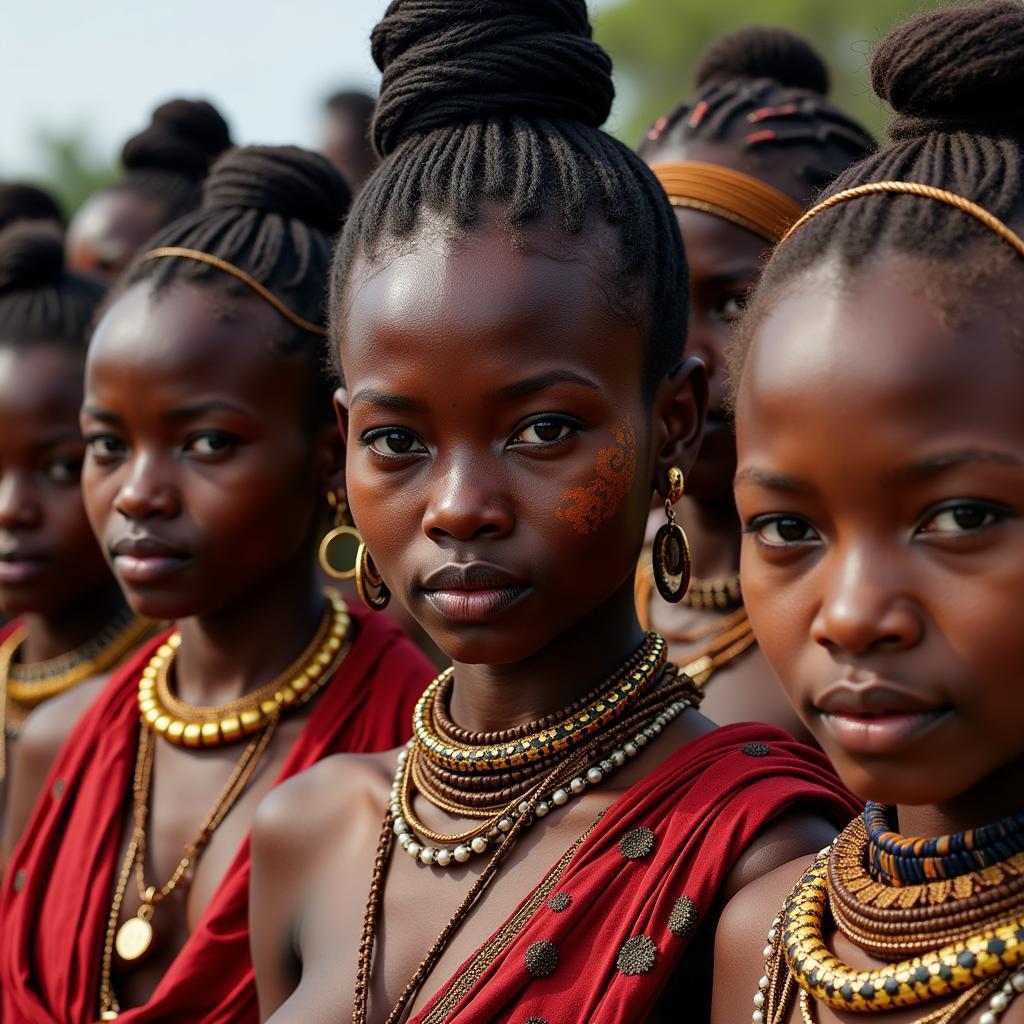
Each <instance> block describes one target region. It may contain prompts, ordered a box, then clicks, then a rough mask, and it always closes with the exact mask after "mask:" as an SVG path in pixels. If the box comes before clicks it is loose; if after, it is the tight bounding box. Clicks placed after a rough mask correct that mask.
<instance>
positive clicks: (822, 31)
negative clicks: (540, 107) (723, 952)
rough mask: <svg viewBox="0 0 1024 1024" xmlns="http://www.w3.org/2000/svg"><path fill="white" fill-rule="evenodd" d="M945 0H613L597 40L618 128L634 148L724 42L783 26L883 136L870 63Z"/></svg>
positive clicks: (848, 104)
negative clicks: (899, 32) (906, 26)
mask: <svg viewBox="0 0 1024 1024" xmlns="http://www.w3.org/2000/svg"><path fill="white" fill-rule="evenodd" d="M941 6H945V4H944V3H943V2H942V0H857V2H856V3H851V2H849V0H841V2H831V3H830V2H828V0H772V2H771V3H770V4H768V3H765V2H764V0H756V2H755V0H612V2H610V3H609V4H608V5H607V6H604V7H599V8H598V9H597V10H596V11H595V12H594V13H593V21H594V27H595V34H596V37H597V40H598V41H599V42H600V43H601V44H602V45H603V46H604V47H605V48H606V49H607V50H608V52H609V53H610V54H611V55H612V58H613V59H614V61H615V70H616V82H617V85H618V87H619V104H620V105H619V107H618V108H617V110H616V115H615V123H614V126H613V127H614V128H615V129H616V130H617V134H618V135H619V136H620V137H621V138H622V139H623V141H625V142H627V143H629V144H630V145H636V144H637V143H638V142H639V141H640V139H641V138H642V137H643V133H644V132H645V131H646V130H647V129H648V128H649V127H650V126H651V125H652V124H653V123H654V121H655V120H656V119H657V118H658V117H660V116H661V115H662V114H666V113H668V112H669V111H670V110H671V109H672V108H673V107H675V106H676V105H677V104H678V103H680V102H682V101H683V100H685V99H686V98H687V97H689V96H690V95H691V94H692V92H693V66H694V63H695V60H696V58H697V56H698V55H699V54H700V52H701V51H702V50H703V49H704V48H705V47H706V46H707V45H708V44H709V43H710V42H712V41H713V40H714V39H716V38H717V37H718V36H721V35H723V34H725V33H726V32H733V31H735V30H736V29H739V28H744V27H746V26H749V25H778V26H782V27H784V28H789V29H793V30H794V31H796V32H799V33H800V34H801V35H803V36H805V37H806V38H807V39H808V40H810V41H811V42H812V43H813V44H814V45H815V46H816V47H817V48H818V49H819V51H820V52H821V53H822V55H823V56H824V57H825V60H826V63H827V64H828V66H829V71H830V72H831V74H832V97H833V99H834V100H835V101H836V103H838V104H839V106H841V107H842V108H843V109H844V110H846V111H848V112H849V113H850V114H852V115H853V116H854V117H856V118H858V119H859V120H861V121H862V123H864V124H866V125H867V126H868V127H869V128H870V129H871V130H872V131H874V132H875V134H876V135H877V134H880V132H881V129H882V127H883V125H884V123H885V119H886V113H885V108H884V106H883V104H881V103H880V102H879V101H878V100H877V99H876V98H875V97H874V94H873V93H872V91H871V84H870V81H869V79H868V65H869V63H870V59H871V52H872V50H873V48H874V46H875V44H876V43H877V42H878V40H879V39H881V37H882V36H883V35H885V33H886V32H888V31H889V29H890V28H892V27H893V26H894V25H896V24H898V23H899V22H900V21H902V20H904V19H906V18H907V17H909V16H911V15H913V14H916V13H918V12H920V11H922V10H926V9H929V8H934V7H941Z"/></svg>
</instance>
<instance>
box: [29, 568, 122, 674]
mask: <svg viewBox="0 0 1024 1024" xmlns="http://www.w3.org/2000/svg"><path fill="white" fill-rule="evenodd" d="M124 606H125V605H124V598H123V597H122V596H121V591H120V590H119V589H118V586H117V584H116V583H115V582H114V580H113V579H111V580H110V581H109V583H107V584H105V585H104V586H102V587H100V588H98V589H97V590H92V591H90V592H89V593H88V594H86V595H85V596H84V597H82V598H81V599H80V600H78V601H76V602H75V603H74V604H73V605H69V606H68V607H67V608H61V609H60V610H59V611H56V612H52V613H50V614H47V615H32V614H28V615H25V616H23V617H22V622H23V623H24V625H25V642H24V643H23V644H22V645H21V650H20V651H19V654H18V657H19V660H20V661H21V662H23V663H25V664H31V663H33V662H38V661H48V660H49V659H50V658H57V657H60V655H62V654H67V653H68V652H69V651H73V650H74V649H75V648H76V647H81V646H82V645H83V644H86V643H88V642H89V641H90V640H92V639H93V637H95V636H97V635H98V634H99V633H101V632H102V631H103V630H104V629H105V628H106V627H107V626H108V625H109V624H110V623H111V621H112V620H113V618H114V616H115V615H117V613H118V612H120V611H122V610H123V609H124Z"/></svg>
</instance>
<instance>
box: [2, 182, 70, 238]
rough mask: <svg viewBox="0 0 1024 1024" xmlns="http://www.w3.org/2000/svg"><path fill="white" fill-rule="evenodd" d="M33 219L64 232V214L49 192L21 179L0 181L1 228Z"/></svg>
mask: <svg viewBox="0 0 1024 1024" xmlns="http://www.w3.org/2000/svg"><path fill="white" fill-rule="evenodd" d="M19 220H31V221H36V222H37V223H42V224H44V225H46V226H48V227H50V228H52V229H53V230H54V231H55V232H56V233H57V234H58V235H59V234H63V232H64V214H63V212H62V211H61V208H60V204H59V203H58V202H57V200H56V199H54V198H53V196H51V195H50V193H49V192H45V191H44V190H43V189H41V188H37V187H36V186H35V185H29V184H27V183H25V182H20V181H0V229H2V228H6V227H8V226H9V225H11V224H14V223H15V222H17V221H19Z"/></svg>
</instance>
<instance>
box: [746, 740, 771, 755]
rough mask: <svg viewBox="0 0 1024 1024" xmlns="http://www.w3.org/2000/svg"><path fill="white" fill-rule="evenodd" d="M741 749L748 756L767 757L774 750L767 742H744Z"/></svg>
mask: <svg viewBox="0 0 1024 1024" xmlns="http://www.w3.org/2000/svg"><path fill="white" fill-rule="evenodd" d="M740 750H741V751H742V752H743V753H744V754H746V755H747V757H767V756H768V755H769V754H770V753H771V752H772V748H771V747H769V746H768V744H767V743H744V744H743V746H742V747H740Z"/></svg>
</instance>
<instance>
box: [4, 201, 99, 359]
mask: <svg viewBox="0 0 1024 1024" xmlns="http://www.w3.org/2000/svg"><path fill="white" fill-rule="evenodd" d="M103 294H104V288H103V286H102V285H100V284H99V283H98V282H96V281H95V280H92V279H90V278H84V277H78V276H76V275H75V274H70V273H68V272H67V271H66V270H65V268H64V243H63V241H62V240H61V237H60V235H59V234H58V233H57V232H56V231H55V230H53V228H52V227H49V226H47V225H43V224H39V223H36V222H32V221H19V222H18V223H16V224H11V225H10V226H9V227H6V228H4V229H3V230H2V231H0V341H4V342H9V341H21V340H31V339H39V338H47V339H50V340H56V341H63V342H66V343H68V344H70V345H72V346H73V347H75V348H84V346H85V342H86V335H87V332H88V330H89V327H90V325H91V324H92V319H93V316H94V315H95V313H96V310H97V308H98V306H99V303H100V301H101V300H102V298H103Z"/></svg>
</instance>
